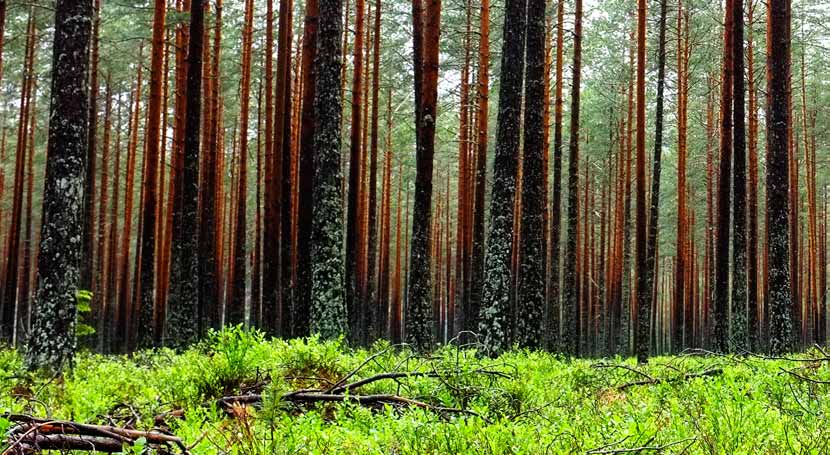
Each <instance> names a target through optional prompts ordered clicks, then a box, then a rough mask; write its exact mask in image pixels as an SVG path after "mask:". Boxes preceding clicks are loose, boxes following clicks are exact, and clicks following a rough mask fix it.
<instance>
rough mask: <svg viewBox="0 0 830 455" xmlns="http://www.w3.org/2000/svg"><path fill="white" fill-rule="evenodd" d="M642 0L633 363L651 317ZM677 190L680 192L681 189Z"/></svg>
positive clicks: (645, 345) (641, 6) (640, 11)
mask: <svg viewBox="0 0 830 455" xmlns="http://www.w3.org/2000/svg"><path fill="white" fill-rule="evenodd" d="M646 19H647V18H646V0H638V2H637V227H636V234H635V237H636V244H637V247H636V251H637V266H636V269H635V270H636V276H637V286H636V289H637V292H636V293H635V295H636V296H637V310H636V312H635V314H636V315H637V322H636V324H637V326H636V329H635V330H634V350H635V351H636V354H637V362H639V363H644V362H645V361H646V360H647V358H648V352H649V344H650V343H649V334H650V328H651V324H650V317H651V285H650V283H649V282H648V278H647V277H648V273H649V271H648V268H647V267H648V266H647V262H646V261H647V253H646V222H647V221H646ZM679 191H683V189H682V188H680V189H679Z"/></svg>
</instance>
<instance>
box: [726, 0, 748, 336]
mask: <svg viewBox="0 0 830 455" xmlns="http://www.w3.org/2000/svg"><path fill="white" fill-rule="evenodd" d="M750 1H751V0H750ZM732 2H733V12H732V15H733V23H734V31H733V33H734V34H733V37H732V64H733V65H734V68H733V71H732V74H733V82H732V87H733V88H732V92H733V130H732V132H733V134H732V143H733V145H732V150H733V151H732V153H733V163H732V193H733V194H732V216H733V217H734V225H733V229H732V248H733V250H732V299H731V301H730V303H731V305H732V308H731V311H730V315H731V337H730V346H729V348H730V350H732V352H743V351H745V350H747V349H748V348H749V344H748V343H749V333H748V330H749V327H748V321H747V306H746V304H747V289H746V286H747V281H746V266H747V263H746V126H745V125H746V111H745V107H744V102H745V92H746V90H745V88H744V6H743V0H732Z"/></svg>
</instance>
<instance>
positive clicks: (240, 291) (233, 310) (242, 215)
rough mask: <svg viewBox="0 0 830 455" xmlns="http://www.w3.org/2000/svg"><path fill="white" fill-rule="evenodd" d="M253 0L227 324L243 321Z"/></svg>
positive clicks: (245, 37) (246, 40) (245, 40)
mask: <svg viewBox="0 0 830 455" xmlns="http://www.w3.org/2000/svg"><path fill="white" fill-rule="evenodd" d="M253 22H254V4H253V0H247V1H246V2H245V24H244V26H243V27H244V28H243V31H242V77H241V81H240V87H241V90H240V94H239V103H240V106H239V118H240V120H239V163H238V164H237V166H238V175H237V188H236V193H237V194H236V201H237V202H236V213H235V216H236V220H235V221H234V223H235V225H236V229H235V230H236V240H235V242H234V253H233V267H234V271H233V283H231V289H232V292H231V299H230V301H229V302H228V304H227V305H226V307H227V313H226V321H227V323H228V324H231V325H235V324H242V323H244V322H245V297H246V292H245V290H246V286H245V279H246V272H247V255H246V253H245V252H246V251H247V247H246V246H245V244H246V240H247V237H248V236H247V233H248V229H247V223H246V221H245V220H246V215H247V211H248V210H247V209H248V204H247V199H248V124H249V121H248V118H249V112H248V111H249V108H250V102H251V49H252V48H253Z"/></svg>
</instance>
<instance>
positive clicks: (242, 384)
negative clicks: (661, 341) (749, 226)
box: [0, 329, 830, 455]
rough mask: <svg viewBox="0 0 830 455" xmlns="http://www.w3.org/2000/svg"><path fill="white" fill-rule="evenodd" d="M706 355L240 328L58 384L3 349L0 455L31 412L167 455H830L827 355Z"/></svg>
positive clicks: (120, 359)
mask: <svg viewBox="0 0 830 455" xmlns="http://www.w3.org/2000/svg"><path fill="white" fill-rule="evenodd" d="M703 354H705V353H702V352H694V353H689V354H687V355H681V356H674V357H658V358H654V359H652V360H651V361H650V363H649V364H648V365H647V366H637V365H636V364H635V363H634V362H633V360H630V359H629V360H626V359H620V358H613V359H604V360H602V359H593V360H567V359H563V358H561V357H557V356H554V355H550V354H546V353H540V352H526V351H516V352H511V353H507V354H504V355H502V356H501V357H499V358H497V359H488V358H481V357H479V356H476V355H475V351H473V350H459V349H456V348H443V349H441V350H439V351H437V352H435V353H433V354H432V355H431V356H429V357H424V356H417V355H414V354H412V353H410V352H408V351H406V350H401V349H392V348H390V346H389V345H388V344H383V343H378V344H376V345H375V346H374V347H373V348H372V349H369V350H356V351H355V350H350V349H347V348H345V347H344V346H343V344H342V343H338V342H327V343H323V342H319V341H317V340H316V339H311V340H291V341H282V340H271V341H266V340H264V339H263V338H262V337H261V336H259V335H258V334H256V333H251V332H246V331H242V330H238V329H231V330H226V331H224V332H220V333H217V334H213V335H212V336H211V338H210V339H209V340H206V341H204V342H202V343H201V344H199V345H198V346H195V347H193V348H191V349H190V350H188V351H186V352H183V353H175V352H173V351H170V350H157V351H152V352H151V351H147V352H141V353H138V354H134V355H132V356H130V357H127V356H101V355H96V354H88V353H85V354H81V355H80V356H79V357H78V358H77V361H76V364H75V368H74V370H73V371H72V372H71V373H69V374H67V375H66V376H65V377H63V378H60V379H56V378H42V377H38V376H33V375H31V374H29V373H25V372H24V371H23V370H22V361H21V358H20V355H19V354H18V353H17V352H15V351H13V350H3V351H0V413H3V414H2V416H0V432H2V433H4V434H6V437H5V440H4V442H2V443H0V451H2V452H3V453H6V452H5V450H6V449H7V448H8V447H9V446H10V445H14V444H15V443H16V442H17V439H16V438H19V437H20V435H21V434H22V433H21V431H19V429H18V430H17V432H15V425H20V423H16V422H19V421H20V420H19V417H18V418H17V419H18V420H15V417H13V414H18V415H20V414H22V415H28V416H35V417H43V418H48V419H50V420H53V419H65V420H72V421H74V422H79V423H86V424H103V425H109V426H110V427H109V428H112V427H115V428H121V429H136V430H150V429H152V428H163V429H164V431H167V432H169V433H170V434H173V435H176V436H177V437H178V438H180V439H181V441H182V443H183V444H179V445H178V446H177V447H173V446H171V447H169V448H166V449H165V450H167V451H162V452H160V453H182V452H189V453H191V454H217V455H218V454H240V455H243V454H244V455H257V454H461V453H464V454H528V453H529V454H558V453H569V454H570V453H574V454H577V453H581V454H617V453H619V454H622V453H664V454H779V453H780V454H785V453H786V454H791V453H804V454H808V453H809V454H827V453H830V427H829V426H828V425H827V415H828V412H830V358H828V356H827V355H826V354H825V353H824V351H822V350H820V349H815V350H813V351H810V352H807V353H805V354H803V355H800V356H797V357H796V356H794V357H791V358H787V359H769V358H762V357H755V356H743V357H736V356H716V355H703ZM398 373H400V374H398ZM403 373H411V374H409V375H407V374H403ZM379 374H380V376H378V375H379ZM367 378H371V379H367ZM231 396H233V398H228V397H231ZM238 402H244V403H247V405H244V406H243V405H239V404H238ZM44 428H45V427H44ZM148 434H150V433H148ZM151 442H152V438H151V439H150V440H149V441H148V440H147V439H145V438H140V439H137V440H134V446H133V447H126V448H125V450H126V452H127V453H139V452H140V449H141V447H143V446H144V444H147V445H150V446H152V444H151ZM124 444H125V445H129V444H133V442H132V441H131V442H130V443H129V444H128V443H124Z"/></svg>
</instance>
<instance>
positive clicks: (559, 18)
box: [547, 2, 565, 350]
mask: <svg viewBox="0 0 830 455" xmlns="http://www.w3.org/2000/svg"><path fill="white" fill-rule="evenodd" d="M564 51H565V2H559V3H558V5H557V7H556V63H555V65H556V76H555V77H556V86H555V87H554V102H553V194H552V195H551V200H550V205H551V208H550V213H551V219H550V240H549V244H548V245H549V246H548V249H549V250H550V252H549V256H550V275H549V276H548V299H549V302H548V310H547V311H548V313H547V332H548V337H549V338H548V349H552V350H557V349H558V348H559V336H560V333H561V330H562V329H561V324H560V310H561V304H560V298H559V296H560V289H559V278H560V275H561V274H560V268H559V263H560V258H561V254H560V250H561V248H560V244H561V238H562V234H561V231H562V105H563V104H564V103H563V99H562V89H563V85H564V84H563V79H562V73H563V66H564Z"/></svg>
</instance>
